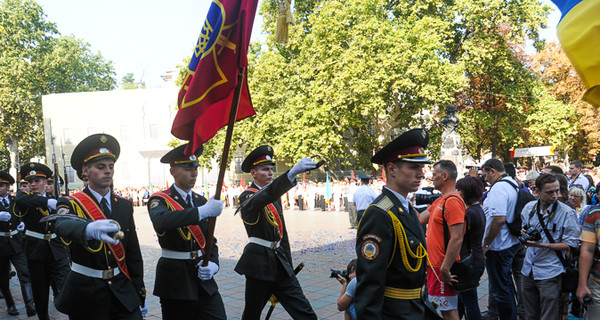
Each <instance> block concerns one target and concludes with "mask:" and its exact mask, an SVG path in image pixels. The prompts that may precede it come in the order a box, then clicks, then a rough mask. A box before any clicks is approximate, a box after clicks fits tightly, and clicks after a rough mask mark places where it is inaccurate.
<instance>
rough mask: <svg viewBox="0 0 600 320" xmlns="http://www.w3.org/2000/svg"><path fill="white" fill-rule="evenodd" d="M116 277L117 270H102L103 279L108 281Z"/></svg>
mask: <svg viewBox="0 0 600 320" xmlns="http://www.w3.org/2000/svg"><path fill="white" fill-rule="evenodd" d="M114 276H115V269H112V268H111V269H108V270H102V279H104V280H108V279H110V278H112V277H114Z"/></svg>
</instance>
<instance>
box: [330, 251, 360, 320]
mask: <svg viewBox="0 0 600 320" xmlns="http://www.w3.org/2000/svg"><path fill="white" fill-rule="evenodd" d="M332 272H333V270H332ZM332 276H333V273H332ZM336 279H337V281H339V282H340V284H341V285H342V291H341V292H340V296H339V297H338V299H337V308H338V310H339V311H345V312H344V319H345V320H356V310H355V309H354V304H353V303H352V300H353V299H354V291H356V259H354V260H352V261H350V263H349V264H348V267H346V274H339V273H338V274H337V275H336Z"/></svg>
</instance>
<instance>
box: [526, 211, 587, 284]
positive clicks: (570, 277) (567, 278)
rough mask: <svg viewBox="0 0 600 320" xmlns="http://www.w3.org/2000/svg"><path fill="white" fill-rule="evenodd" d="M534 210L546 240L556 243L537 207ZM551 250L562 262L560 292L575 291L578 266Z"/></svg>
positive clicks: (577, 281)
mask: <svg viewBox="0 0 600 320" xmlns="http://www.w3.org/2000/svg"><path fill="white" fill-rule="evenodd" d="M555 205H557V204H555ZM536 207H538V205H536ZM536 212H537V217H538V221H539V222H540V225H541V226H542V230H544V233H545V234H546V237H547V238H548V241H550V243H556V241H554V238H552V235H551V234H550V231H548V228H546V223H545V222H544V218H543V217H542V214H541V213H540V210H539V208H537V209H536ZM530 219H531V215H530ZM553 251H554V253H556V256H557V257H558V259H559V260H560V263H562V265H563V267H564V268H565V272H564V273H563V274H562V285H561V287H562V292H570V293H575V291H577V284H578V283H579V268H578V267H577V266H576V265H575V264H574V263H570V262H569V261H567V259H565V257H563V255H562V253H560V252H559V251H557V250H553Z"/></svg>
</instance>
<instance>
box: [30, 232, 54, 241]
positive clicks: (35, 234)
mask: <svg viewBox="0 0 600 320" xmlns="http://www.w3.org/2000/svg"><path fill="white" fill-rule="evenodd" d="M25 235H26V236H30V237H32V238H36V239H40V240H50V239H54V238H56V234H54V233H45V234H44V233H39V232H35V231H31V230H25Z"/></svg>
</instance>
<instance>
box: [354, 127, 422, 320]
mask: <svg viewBox="0 0 600 320" xmlns="http://www.w3.org/2000/svg"><path fill="white" fill-rule="evenodd" d="M428 142H429V135H428V133H427V131H425V130H423V129H413V130H410V131H408V132H406V133H404V134H402V135H401V136H399V137H398V138H396V139H394V140H393V141H392V142H390V143H389V144H387V145H386V146H385V147H383V149H381V150H380V151H379V152H377V153H376V154H375V155H374V156H373V157H372V158H371V162H373V163H376V164H379V165H383V167H384V170H385V173H386V176H387V181H386V185H385V187H384V188H383V190H382V194H381V195H380V196H379V197H377V198H376V199H375V200H374V201H373V203H372V204H371V205H370V206H369V207H368V208H367V210H366V211H365V213H364V215H363V217H362V219H361V221H360V223H359V225H358V230H357V236H356V253H357V256H358V262H357V268H356V278H357V279H358V283H357V287H356V292H355V295H354V306H355V308H356V315H357V318H358V319H364V320H366V319H368V320H377V319H395V320H397V319H418V320H421V319H427V317H426V310H425V309H426V306H425V303H424V301H423V299H422V295H423V286H424V285H425V283H426V276H425V270H426V267H427V259H426V256H427V252H426V247H425V233H424V232H423V228H422V227H421V224H420V223H419V218H418V215H417V212H416V211H415V209H414V208H413V207H412V206H411V205H410V203H409V201H408V200H407V196H408V193H410V192H414V191H416V190H417V189H418V188H419V185H420V183H421V179H423V176H424V174H423V164H425V163H429V160H428V159H427V158H426V156H425V152H424V148H426V147H427V143H428Z"/></svg>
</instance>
